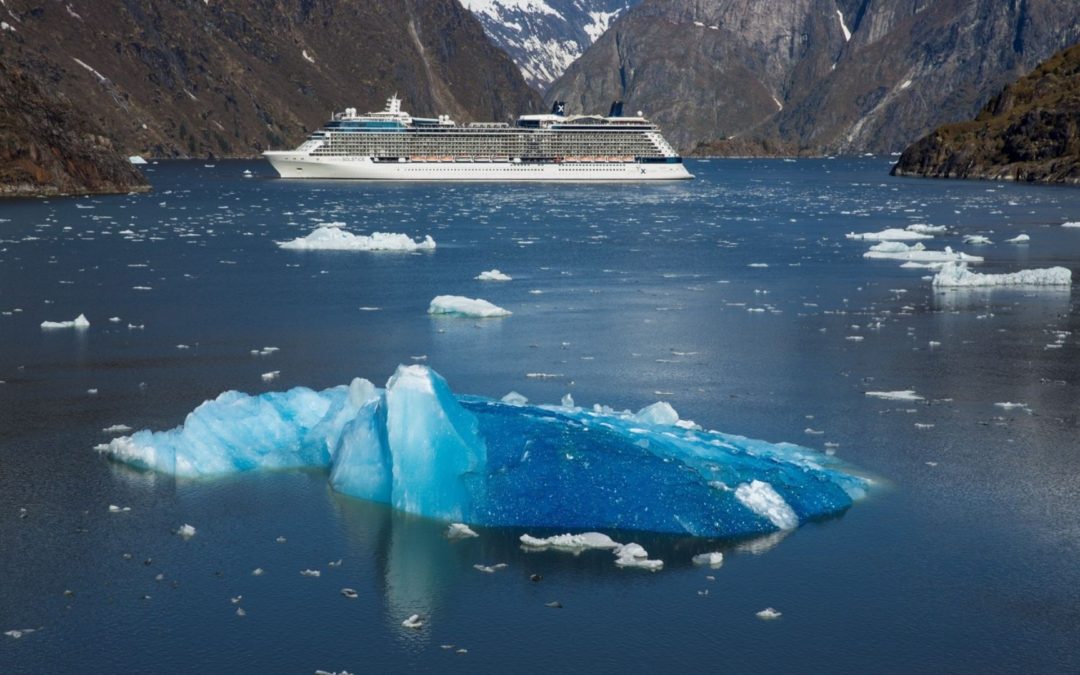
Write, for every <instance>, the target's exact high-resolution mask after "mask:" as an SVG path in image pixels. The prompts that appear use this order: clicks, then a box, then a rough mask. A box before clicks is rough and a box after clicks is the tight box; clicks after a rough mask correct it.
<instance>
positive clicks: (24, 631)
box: [4, 628, 37, 640]
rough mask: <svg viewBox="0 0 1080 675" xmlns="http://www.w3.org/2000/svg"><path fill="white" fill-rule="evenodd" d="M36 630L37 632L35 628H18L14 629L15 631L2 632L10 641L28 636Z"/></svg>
mask: <svg viewBox="0 0 1080 675" xmlns="http://www.w3.org/2000/svg"><path fill="white" fill-rule="evenodd" d="M36 630H37V629H36V628H18V629H15V630H6V631H4V635H6V636H8V637H9V638H11V639H12V640H18V639H19V638H21V637H22V636H24V635H29V634H30V633H33V632H34V631H36Z"/></svg>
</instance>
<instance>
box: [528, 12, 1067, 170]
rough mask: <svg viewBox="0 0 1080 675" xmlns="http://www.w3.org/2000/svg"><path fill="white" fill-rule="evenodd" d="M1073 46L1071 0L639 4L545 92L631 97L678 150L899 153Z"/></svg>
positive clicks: (580, 104)
mask: <svg viewBox="0 0 1080 675" xmlns="http://www.w3.org/2000/svg"><path fill="white" fill-rule="evenodd" d="M1077 40H1080V11H1077V4H1076V0H785V1H784V2H782V3H767V2H760V1H759V0H692V1H686V0H644V1H643V2H642V3H641V4H640V5H638V6H637V7H634V8H633V9H631V10H629V11H628V12H626V13H625V14H624V15H623V16H622V17H621V18H620V19H619V20H618V21H616V22H615V24H614V25H613V26H612V27H611V28H610V29H609V30H608V32H607V33H606V34H604V36H602V37H601V38H600V39H599V40H597V41H596V43H595V44H593V46H592V47H590V48H589V49H588V50H587V51H586V52H585V54H583V55H582V57H581V58H580V59H579V60H578V61H577V62H576V63H574V64H573V65H571V66H570V68H568V69H567V70H566V72H565V73H564V74H563V76H562V77H560V78H559V79H558V80H557V81H556V82H555V83H554V84H552V86H551V88H550V89H549V90H548V93H547V94H546V97H547V98H548V99H549V100H554V99H562V100H566V101H569V102H570V103H571V108H572V109H574V110H578V111H582V110H585V111H587V110H599V109H605V107H606V105H607V104H608V102H610V101H611V100H613V99H617V98H619V99H623V100H625V101H626V105H627V109H632V110H637V109H641V110H644V111H645V113H646V114H647V115H649V116H650V117H651V118H652V119H654V120H655V121H657V122H658V123H659V124H660V125H661V126H662V127H663V129H664V134H665V136H667V137H668V138H669V139H670V140H671V141H672V142H673V143H675V144H676V145H677V146H679V147H680V148H681V149H682V150H683V151H693V150H695V149H696V148H698V146H699V145H700V146H702V147H701V149H700V150H699V152H712V151H715V149H716V148H723V147H725V144H724V143H723V141H738V143H735V144H733V145H734V147H737V148H747V147H761V148H765V147H766V144H768V147H772V148H776V147H791V148H794V151H795V152H796V153H798V154H823V153H862V152H877V153H882V152H894V151H900V150H902V149H903V148H905V147H907V145H908V144H909V143H911V142H912V141H913V140H914V139H916V138H919V137H920V136H922V135H923V134H925V133H927V131H929V130H930V129H933V128H934V127H936V126H938V125H939V124H942V123H945V122H950V121H956V120H960V119H966V118H970V117H971V116H973V115H974V114H975V113H976V112H977V111H978V109H979V108H980V107H981V106H982V105H983V104H984V103H985V102H986V100H987V99H988V98H989V97H990V96H991V95H993V93H994V92H996V91H998V90H1000V89H1001V87H1002V86H1003V85H1004V84H1006V83H1007V82H1009V81H1011V80H1013V79H1015V78H1016V77H1017V76H1019V75H1020V74H1021V73H1024V72H1027V71H1028V70H1030V69H1031V68H1033V67H1035V65H1037V64H1038V63H1039V62H1040V61H1042V60H1043V59H1046V58H1047V57H1049V56H1050V55H1051V54H1053V53H1054V52H1056V51H1058V50H1060V49H1062V48H1064V47H1066V46H1068V45H1069V44H1072V43H1074V42H1076V41H1077ZM727 145H732V144H727Z"/></svg>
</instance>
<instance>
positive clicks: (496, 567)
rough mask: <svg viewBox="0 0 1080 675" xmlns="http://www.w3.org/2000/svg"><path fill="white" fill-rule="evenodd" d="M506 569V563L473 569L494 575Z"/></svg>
mask: <svg viewBox="0 0 1080 675" xmlns="http://www.w3.org/2000/svg"><path fill="white" fill-rule="evenodd" d="M505 567H507V564H506V563H497V564H495V565H480V564H476V565H473V569H475V570H477V571H479V572H483V573H484V574H494V573H495V572H498V571H499V570H501V569H503V568H505Z"/></svg>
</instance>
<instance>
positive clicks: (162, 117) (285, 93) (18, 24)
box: [0, 0, 542, 157]
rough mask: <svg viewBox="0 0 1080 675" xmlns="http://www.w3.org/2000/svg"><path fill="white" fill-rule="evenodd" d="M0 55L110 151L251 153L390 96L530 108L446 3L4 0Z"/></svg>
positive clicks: (409, 102)
mask: <svg viewBox="0 0 1080 675" xmlns="http://www.w3.org/2000/svg"><path fill="white" fill-rule="evenodd" d="M5 9H6V10H10V12H11V16H8V17H7V18H6V19H5V20H6V21H7V22H8V23H9V24H11V26H12V27H13V28H14V30H12V31H4V32H0V60H3V61H4V62H6V63H9V64H17V65H18V66H19V67H20V68H22V69H24V70H26V71H28V72H31V73H34V74H36V75H38V76H39V77H41V79H42V80H44V81H46V82H47V83H48V86H49V88H50V89H51V90H52V91H56V92H61V93H63V94H65V95H66V96H67V98H68V99H69V100H71V101H72V102H74V103H75V104H76V105H77V107H78V109H79V111H80V112H81V114H83V115H85V116H87V117H89V118H90V119H91V120H93V121H95V122H96V123H97V124H99V125H100V126H101V127H102V129H104V131H105V134H104V135H106V136H108V137H111V138H112V139H113V140H114V142H116V143H117V144H119V146H120V148H121V149H122V150H123V152H124V153H127V154H142V155H145V156H153V157H204V156H208V155H214V156H218V157H251V156H255V155H257V154H258V153H259V152H261V151H262V150H265V149H268V148H272V147H273V148H282V147H292V146H295V145H297V144H299V142H300V141H301V140H302V139H303V137H304V136H305V134H306V133H307V132H308V131H310V130H311V129H313V128H316V127H318V126H320V125H321V124H322V123H323V122H324V121H325V120H326V119H327V117H328V116H329V114H330V112H331V111H333V110H341V109H343V108H345V107H346V106H349V107H356V108H359V109H360V110H362V111H365V110H381V109H382V108H383V104H384V102H385V100H386V98H387V97H388V96H389V95H390V94H393V93H395V92H397V93H398V95H399V96H401V97H402V99H404V104H405V106H404V107H405V109H406V110H408V111H409V112H411V113H413V114H416V115H434V114H438V113H449V114H451V115H453V116H455V117H456V118H458V119H459V120H481V121H489V120H509V119H510V118H511V117H512V116H514V115H516V114H519V113H523V112H536V111H538V110H539V108H540V107H541V106H542V102H541V101H540V97H539V95H538V94H537V93H536V92H534V91H533V90H532V89H530V88H529V87H528V86H527V85H526V84H525V81H524V80H523V79H522V77H521V73H520V72H519V71H518V69H517V67H516V66H515V65H514V63H513V62H512V61H511V60H510V59H509V57H507V56H506V54H505V53H503V52H502V51H500V50H499V49H498V48H497V47H495V46H494V45H493V44H492V43H491V42H490V40H488V38H487V36H486V35H485V34H484V32H483V28H482V27H481V26H480V23H479V22H478V21H477V20H476V18H475V17H474V16H473V15H472V14H471V13H470V12H468V11H467V10H466V9H464V8H463V7H462V6H461V5H460V3H459V2H458V1H457V0H394V1H393V2H387V1H385V0H212V1H211V2H204V1H203V0H154V2H146V1H144V0H93V1H90V0H81V1H80V0H65V2H42V1H41V0H6V3H5Z"/></svg>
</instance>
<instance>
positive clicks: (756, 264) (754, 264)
mask: <svg viewBox="0 0 1080 675" xmlns="http://www.w3.org/2000/svg"><path fill="white" fill-rule="evenodd" d="M768 266H769V263H750V264H749V265H747V267H768Z"/></svg>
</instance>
